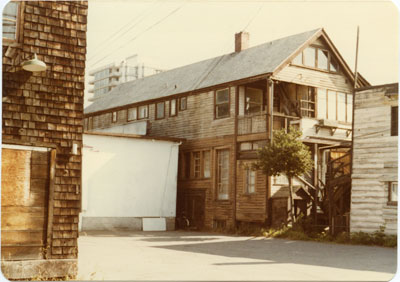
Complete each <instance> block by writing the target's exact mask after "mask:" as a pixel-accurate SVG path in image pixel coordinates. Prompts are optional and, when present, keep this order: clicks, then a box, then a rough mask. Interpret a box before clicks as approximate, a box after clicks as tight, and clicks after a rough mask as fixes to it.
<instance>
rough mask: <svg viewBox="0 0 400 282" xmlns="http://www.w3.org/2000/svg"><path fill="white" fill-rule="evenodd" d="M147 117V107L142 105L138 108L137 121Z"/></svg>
mask: <svg viewBox="0 0 400 282" xmlns="http://www.w3.org/2000/svg"><path fill="white" fill-rule="evenodd" d="M148 117H149V106H148V105H144V106H140V107H139V119H144V118H148Z"/></svg>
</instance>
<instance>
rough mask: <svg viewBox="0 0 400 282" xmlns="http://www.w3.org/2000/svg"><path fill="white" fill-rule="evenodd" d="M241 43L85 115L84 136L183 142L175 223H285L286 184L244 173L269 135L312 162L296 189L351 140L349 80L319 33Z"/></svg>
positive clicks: (123, 88)
mask: <svg viewBox="0 0 400 282" xmlns="http://www.w3.org/2000/svg"><path fill="white" fill-rule="evenodd" d="M248 37H249V36H248V34H247V33H245V32H241V33H238V34H236V37H235V52H233V53H230V54H226V55H223V56H220V57H216V58H212V59H209V60H205V61H201V62H198V63H194V64H191V65H187V66H184V67H180V68H176V69H173V70H170V71H166V72H163V73H160V74H157V75H153V76H150V77H146V78H143V79H140V80H136V81H133V82H128V83H125V84H122V85H120V86H118V87H117V88H116V89H114V90H113V91H112V92H111V93H109V94H107V95H104V96H103V97H101V98H99V99H98V100H96V101H95V102H94V103H93V104H91V105H90V106H88V107H87V108H86V109H85V124H84V126H85V130H88V131H114V132H120V133H122V132H123V133H142V134H148V135H150V136H170V137H179V138H185V139H186V141H185V142H184V143H183V144H182V146H181V147H180V162H179V181H178V204H177V215H179V214H185V215H186V216H187V217H188V218H189V220H190V222H191V225H192V226H196V227H199V228H203V227H204V228H213V227H225V226H226V227H230V226H233V225H235V224H236V223H237V222H258V223H273V224H278V223H279V222H280V221H281V220H285V218H286V217H287V214H286V211H287V197H288V190H287V183H286V180H285V177H271V178H268V177H266V176H265V175H263V174H262V173H261V172H259V171H252V170H251V169H249V166H248V165H247V164H249V163H251V162H253V161H254V160H255V158H256V157H257V154H256V150H257V149H258V148H260V147H261V146H263V145H265V144H266V142H269V140H270V139H271V136H272V134H273V130H276V129H281V128H288V127H289V126H290V125H292V126H295V127H298V128H300V129H301V130H302V132H303V137H302V139H303V141H304V143H306V144H307V145H309V147H310V150H311V153H312V154H313V155H314V160H315V168H314V171H313V173H312V175H311V177H309V178H308V179H305V180H303V181H297V182H296V184H297V188H296V190H298V188H300V186H304V185H306V184H304V183H308V184H310V185H309V186H313V187H315V186H318V179H323V175H324V171H325V165H324V162H325V155H326V154H324V153H321V152H322V151H321V150H319V149H321V148H322V149H326V147H327V146H332V145H337V144H340V143H341V142H344V141H347V142H349V141H350V140H351V122H352V101H353V98H352V93H353V85H354V74H353V73H352V71H351V70H350V68H349V67H348V66H347V64H346V63H345V61H344V60H343V58H342V57H341V56H340V54H339V52H338V51H337V49H336V48H335V46H334V45H333V43H332V41H331V40H330V39H329V37H328V35H327V34H326V32H325V31H324V30H323V29H316V30H312V31H308V32H304V33H301V34H296V35H293V36H289V37H285V38H282V39H278V40H274V41H271V42H268V43H265V44H262V45H259V46H256V47H252V48H247V46H248ZM358 85H359V86H364V85H368V82H366V81H365V80H364V79H363V78H361V79H360V80H359V83H358ZM323 181H324V180H322V182H323ZM143 189H145V187H143ZM300 190H301V189H300ZM300 190H298V193H297V194H298V195H297V198H296V199H297V201H296V205H297V209H298V210H301V211H303V212H304V211H305V210H306V209H307V207H306V206H305V205H306V204H307V202H309V200H310V199H306V198H307V197H309V196H313V195H311V194H310V193H309V192H308V188H307V189H303V190H302V191H300ZM312 193H313V192H312ZM304 199H306V201H305V200H304ZM314 210H315V208H314Z"/></svg>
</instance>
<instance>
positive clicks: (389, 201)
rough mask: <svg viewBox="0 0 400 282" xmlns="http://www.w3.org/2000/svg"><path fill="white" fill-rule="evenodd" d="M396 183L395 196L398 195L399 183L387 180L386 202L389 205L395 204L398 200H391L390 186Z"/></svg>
mask: <svg viewBox="0 0 400 282" xmlns="http://www.w3.org/2000/svg"><path fill="white" fill-rule="evenodd" d="M394 184H396V185H397V197H398V193H399V191H398V189H399V184H398V182H397V181H389V182H388V202H387V204H388V205H390V206H397V205H398V201H393V200H392V186H393V185H394Z"/></svg>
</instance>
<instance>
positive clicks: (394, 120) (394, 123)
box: [390, 106, 399, 136]
mask: <svg viewBox="0 0 400 282" xmlns="http://www.w3.org/2000/svg"><path fill="white" fill-rule="evenodd" d="M398 120H399V107H398V106H396V107H392V115H391V127H390V135H391V136H398V135H399V129H398V127H399V121H398Z"/></svg>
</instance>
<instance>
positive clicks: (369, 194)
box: [350, 83, 399, 234]
mask: <svg viewBox="0 0 400 282" xmlns="http://www.w3.org/2000/svg"><path fill="white" fill-rule="evenodd" d="M398 93H399V92H398V83H393V84H387V85H378V86H371V87H365V88H360V89H357V91H356V94H355V100H354V102H355V105H354V136H353V171H352V192H351V217H350V220H351V221H350V230H351V231H352V232H356V231H364V232H374V231H377V230H379V229H380V227H381V226H384V227H385V230H386V232H387V233H391V234H397V197H398V188H397V187H398V105H399V104H398V99H399V94H398Z"/></svg>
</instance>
